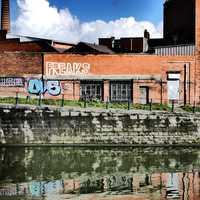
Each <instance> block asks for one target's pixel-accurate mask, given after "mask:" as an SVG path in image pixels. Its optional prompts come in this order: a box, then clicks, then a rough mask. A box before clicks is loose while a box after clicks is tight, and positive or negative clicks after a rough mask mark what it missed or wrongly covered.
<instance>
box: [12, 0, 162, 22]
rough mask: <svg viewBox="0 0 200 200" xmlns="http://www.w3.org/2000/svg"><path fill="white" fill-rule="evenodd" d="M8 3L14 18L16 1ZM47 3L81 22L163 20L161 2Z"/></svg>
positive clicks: (61, 0) (91, 0)
mask: <svg viewBox="0 0 200 200" xmlns="http://www.w3.org/2000/svg"><path fill="white" fill-rule="evenodd" d="M10 1H11V6H12V14H13V16H14V17H16V14H17V9H16V8H17V3H16V0H10ZM33 1H34V0H33ZM49 3H50V5H53V6H56V7H57V8H59V9H61V8H66V7H67V8H69V10H70V11H71V12H72V13H73V14H74V15H75V16H77V17H78V18H79V19H80V20H81V21H82V22H86V21H92V20H96V19H102V20H105V21H109V20H115V19H118V18H120V17H129V16H134V17H135V18H136V19H137V20H149V21H151V22H153V23H155V24H156V23H159V22H160V21H161V20H162V18H163V9H162V7H163V0H49Z"/></svg>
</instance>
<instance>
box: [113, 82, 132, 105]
mask: <svg viewBox="0 0 200 200" xmlns="http://www.w3.org/2000/svg"><path fill="white" fill-rule="evenodd" d="M110 93H111V94H110V100H111V101H116V102H127V101H129V100H131V99H132V95H131V93H132V84H131V81H116V82H111V84H110Z"/></svg>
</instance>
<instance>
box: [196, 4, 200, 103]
mask: <svg viewBox="0 0 200 200" xmlns="http://www.w3.org/2000/svg"><path fill="white" fill-rule="evenodd" d="M195 33H196V42H195V43H196V69H195V79H196V91H195V93H196V101H197V102H198V101H199V100H200V0H196V29H195Z"/></svg>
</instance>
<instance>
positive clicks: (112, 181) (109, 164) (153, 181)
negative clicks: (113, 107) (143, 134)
mask: <svg viewBox="0 0 200 200" xmlns="http://www.w3.org/2000/svg"><path fill="white" fill-rule="evenodd" d="M4 199H6V200H8V199H10V200H21V199H22V200H24V199H31V200H36V199H37V200H38V199H39V200H40V199H44V200H46V199H47V200H64V199H73V200H74V199H75V200H76V199H77V200H79V199H80V200H115V199H116V200H164V199H177V200H200V149H199V148H189V147H187V148H127V149H126V148H123V149H119V148H112V149H102V148H101V149H100V148H99V149H98V148H56V147H49V148H46V147H45V148H44V147H43V148H42V147H40V148H39V147H38V148H0V200H4Z"/></svg>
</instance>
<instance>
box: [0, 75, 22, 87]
mask: <svg viewBox="0 0 200 200" xmlns="http://www.w3.org/2000/svg"><path fill="white" fill-rule="evenodd" d="M24 82H25V81H24V78H16V77H13V78H12V77H0V87H23V86H24Z"/></svg>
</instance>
